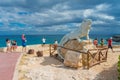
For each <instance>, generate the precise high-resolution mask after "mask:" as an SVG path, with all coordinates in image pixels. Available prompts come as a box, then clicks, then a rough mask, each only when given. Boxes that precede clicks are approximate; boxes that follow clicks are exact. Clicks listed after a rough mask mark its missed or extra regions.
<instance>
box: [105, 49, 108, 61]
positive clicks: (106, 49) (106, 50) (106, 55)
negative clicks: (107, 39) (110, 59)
mask: <svg viewBox="0 0 120 80" xmlns="http://www.w3.org/2000/svg"><path fill="white" fill-rule="evenodd" d="M107 54H108V48H107V49H106V55H105V58H106V61H107Z"/></svg>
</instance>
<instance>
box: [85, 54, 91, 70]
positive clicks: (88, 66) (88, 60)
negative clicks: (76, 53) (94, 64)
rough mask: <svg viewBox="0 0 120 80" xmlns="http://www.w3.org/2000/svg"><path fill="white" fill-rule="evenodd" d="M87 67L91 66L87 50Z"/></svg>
mask: <svg viewBox="0 0 120 80" xmlns="http://www.w3.org/2000/svg"><path fill="white" fill-rule="evenodd" d="M86 62H87V69H89V68H90V64H89V52H87V61H86Z"/></svg>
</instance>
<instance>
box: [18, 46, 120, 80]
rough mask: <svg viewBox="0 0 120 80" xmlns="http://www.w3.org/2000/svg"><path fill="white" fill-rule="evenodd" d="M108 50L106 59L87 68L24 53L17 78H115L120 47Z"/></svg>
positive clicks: (24, 79) (32, 79)
mask: <svg viewBox="0 0 120 80" xmlns="http://www.w3.org/2000/svg"><path fill="white" fill-rule="evenodd" d="M114 51H115V53H112V52H111V50H109V51H108V60H107V62H103V63H101V64H100V65H96V66H94V67H92V68H90V69H89V70H85V69H82V68H79V69H73V68H69V67H65V66H64V65H63V63H61V62H59V61H58V60H56V59H54V58H52V57H49V56H48V54H47V55H45V56H44V57H39V58H38V57H36V55H27V54H25V55H24V56H23V57H22V59H21V62H20V64H19V66H18V71H19V80H117V75H118V73H117V62H118V56H119V55H120V48H115V49H114Z"/></svg>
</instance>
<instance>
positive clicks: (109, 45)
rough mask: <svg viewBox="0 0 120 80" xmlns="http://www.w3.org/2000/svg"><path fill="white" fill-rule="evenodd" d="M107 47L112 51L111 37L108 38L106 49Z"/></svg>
mask: <svg viewBox="0 0 120 80" xmlns="http://www.w3.org/2000/svg"><path fill="white" fill-rule="evenodd" d="M109 48H110V49H111V50H112V52H114V51H113V47H112V37H111V38H110V39H108V49H109Z"/></svg>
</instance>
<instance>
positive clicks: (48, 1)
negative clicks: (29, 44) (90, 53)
mask: <svg viewBox="0 0 120 80" xmlns="http://www.w3.org/2000/svg"><path fill="white" fill-rule="evenodd" d="M0 1H1V3H0V12H1V13H0V29H1V30H0V31H5V30H8V31H9V30H10V31H25V32H26V33H27V32H30V31H31V32H33V33H34V32H35V33H42V32H45V33H46V34H49V33H51V32H52V33H58V32H59V33H67V32H70V31H71V30H74V28H77V25H80V23H81V22H82V20H83V19H85V18H91V19H92V20H93V25H92V27H97V26H100V25H102V26H105V25H108V26H105V27H108V28H111V27H110V25H111V24H112V26H114V25H115V24H116V23H117V24H120V23H119V20H120V16H119V13H120V12H119V9H120V6H119V4H118V2H119V1H118V2H117V1H114V2H113V1H112V0H109V1H105V0H101V1H89V0H76V1H74V0H66V1H65V0H34V1H32V0H4V1H3V0H0ZM115 5H116V6H117V7H115ZM73 24H74V25H73ZM3 26H4V27H3ZM118 26H119V25H118ZM93 29H94V28H93ZM46 30H47V31H46ZM96 31H97V30H96Z"/></svg>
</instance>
